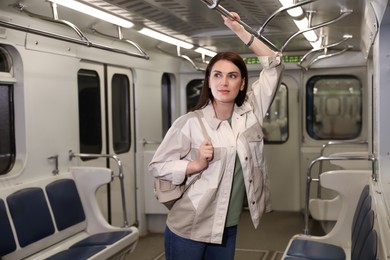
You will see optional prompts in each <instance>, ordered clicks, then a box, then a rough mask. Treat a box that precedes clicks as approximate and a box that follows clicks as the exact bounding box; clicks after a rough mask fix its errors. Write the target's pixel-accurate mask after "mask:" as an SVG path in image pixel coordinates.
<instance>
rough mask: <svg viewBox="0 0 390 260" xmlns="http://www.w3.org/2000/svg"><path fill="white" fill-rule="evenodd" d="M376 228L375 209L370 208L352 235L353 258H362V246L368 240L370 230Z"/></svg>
mask: <svg viewBox="0 0 390 260" xmlns="http://www.w3.org/2000/svg"><path fill="white" fill-rule="evenodd" d="M373 228H374V211H373V210H372V209H369V211H368V212H367V213H366V214H365V217H364V218H363V221H362V223H361V225H360V227H359V226H357V229H356V230H355V231H356V232H355V235H354V236H352V246H351V259H360V257H359V256H360V255H361V252H362V248H363V247H364V244H365V243H366V241H367V238H368V236H369V235H370V232H371V231H372V230H373Z"/></svg>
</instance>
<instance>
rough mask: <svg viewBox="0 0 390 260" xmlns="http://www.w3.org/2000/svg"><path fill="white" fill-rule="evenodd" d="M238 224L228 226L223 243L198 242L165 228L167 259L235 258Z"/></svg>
mask: <svg viewBox="0 0 390 260" xmlns="http://www.w3.org/2000/svg"><path fill="white" fill-rule="evenodd" d="M236 236H237V226H233V227H227V228H225V230H224V232H223V238H222V244H212V243H205V242H198V241H194V240H191V239H186V238H182V237H180V236H178V235H176V234H174V233H173V232H172V231H171V230H169V228H168V227H166V228H165V233H164V239H165V259H166V260H219V259H221V260H233V259H234V252H235V249H236Z"/></svg>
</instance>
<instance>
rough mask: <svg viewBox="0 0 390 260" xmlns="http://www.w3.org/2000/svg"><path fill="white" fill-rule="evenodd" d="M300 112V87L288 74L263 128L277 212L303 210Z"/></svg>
mask: <svg viewBox="0 0 390 260" xmlns="http://www.w3.org/2000/svg"><path fill="white" fill-rule="evenodd" d="M299 108H300V104H299V92H298V83H297V81H296V80H295V79H294V78H292V77H290V76H289V75H287V74H286V73H285V75H284V77H283V79H282V84H281V86H280V87H279V90H278V92H277V93H276V96H275V98H274V100H273V102H272V104H271V107H270V108H269V110H268V113H267V115H266V117H265V119H264V125H263V131H264V136H265V146H264V155H265V160H266V163H267V168H268V173H269V177H270V181H271V201H272V208H273V209H274V210H281V211H298V210H299V209H300V191H299V187H300V184H299V165H300V155H299V143H300V141H299V136H300V135H299V131H300V123H299V122H300V120H299Z"/></svg>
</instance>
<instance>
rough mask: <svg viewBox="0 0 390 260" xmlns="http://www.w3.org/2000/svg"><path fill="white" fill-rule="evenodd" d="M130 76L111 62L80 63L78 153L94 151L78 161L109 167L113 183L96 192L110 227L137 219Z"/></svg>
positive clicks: (131, 84)
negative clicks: (108, 63) (124, 206)
mask: <svg viewBox="0 0 390 260" xmlns="http://www.w3.org/2000/svg"><path fill="white" fill-rule="evenodd" d="M132 80H133V77H132V73H131V71H130V70H129V69H125V68H120V67H114V66H109V65H101V64H94V63H89V62H82V63H81V65H80V69H79V71H78V98H79V102H78V104H79V127H80V129H79V133H80V153H81V155H83V154H89V155H92V156H91V157H83V156H81V158H79V165H81V166H98V167H107V168H110V169H112V171H113V174H114V176H115V177H114V179H113V182H111V183H110V184H109V185H107V186H105V187H102V188H100V189H99V190H98V194H97V196H98V201H99V204H100V207H101V209H102V211H103V212H104V214H105V217H106V218H107V219H108V221H109V222H111V223H112V224H113V225H114V226H123V225H125V224H127V223H128V224H130V225H131V224H134V223H135V222H136V192H135V159H134V158H135V147H134V144H135V142H134V133H133V132H132V129H134V104H133V82H132ZM95 154H96V157H94V156H93V155H95ZM111 155H115V158H112V157H110V156H111ZM106 156H108V157H106ZM118 161H119V162H120V164H118ZM121 168H122V174H123V183H122V182H121V174H120V169H121ZM122 186H123V188H124V192H123V193H122V189H121V187H122ZM124 204H125V205H126V212H125V213H124V212H123V205H124ZM125 221H126V222H127V223H126V222H125Z"/></svg>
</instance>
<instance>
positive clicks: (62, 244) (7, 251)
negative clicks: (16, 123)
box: [0, 167, 139, 260]
mask: <svg viewBox="0 0 390 260" xmlns="http://www.w3.org/2000/svg"><path fill="white" fill-rule="evenodd" d="M111 174H112V173H111V170H109V169H106V168H98V167H75V168H72V169H71V170H70V172H69V173H64V174H60V175H55V176H50V177H48V178H44V179H42V180H39V181H35V182H32V183H23V184H19V185H15V186H12V187H9V188H6V189H2V190H0V229H1V231H2V232H1V233H2V235H1V236H0V256H1V258H2V259H3V260H7V259H13V260H14V259H51V260H57V259H75V260H77V259H116V258H120V257H122V256H123V255H125V254H127V253H129V252H131V251H133V250H134V248H135V246H136V243H137V241H138V238H139V232H138V229H137V228H136V227H114V226H111V225H110V224H108V223H107V221H106V220H105V219H104V217H103V215H102V214H101V211H100V209H99V206H98V204H97V201H96V198H95V193H96V190H97V188H98V187H100V186H101V185H103V184H106V183H109V182H110V181H111V179H112V177H111Z"/></svg>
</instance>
